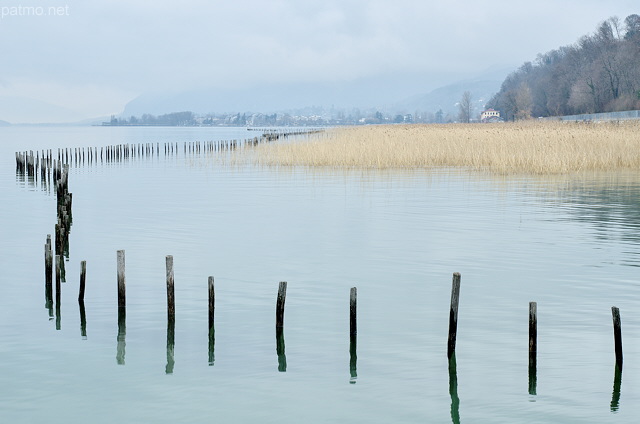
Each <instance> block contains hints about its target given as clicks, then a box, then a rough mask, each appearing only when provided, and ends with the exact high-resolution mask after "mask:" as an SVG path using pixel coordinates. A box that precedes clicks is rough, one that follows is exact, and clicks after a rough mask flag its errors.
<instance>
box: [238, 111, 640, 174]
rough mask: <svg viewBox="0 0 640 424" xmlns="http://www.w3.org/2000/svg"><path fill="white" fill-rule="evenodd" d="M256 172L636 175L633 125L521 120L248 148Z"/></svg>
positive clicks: (354, 132)
mask: <svg viewBox="0 0 640 424" xmlns="http://www.w3.org/2000/svg"><path fill="white" fill-rule="evenodd" d="M249 152H250V155H249V158H250V160H251V161H252V162H254V163H257V164H263V165H281V166H309V167H332V168H353V169H357V168H361V169H389V168H399V169H410V168H436V167H437V168H445V167H446V168H450V167H455V168H466V169H473V170H483V171H490V172H493V173H498V174H514V173H522V174H538V175H541V174H562V173H571V172H580V171H610V170H622V169H627V170H629V169H636V170H637V169H640V123H638V122H621V123H591V124H587V123H563V122H539V121H528V122H519V123H501V124H483V125H481V124H469V125H466V124H447V125H379V126H363V127H347V128H337V129H331V130H327V131H326V132H325V133H320V134H315V135H310V136H307V138H305V139H302V140H299V141H294V142H286V143H280V142H278V143H270V144H262V145H258V146H255V147H252V148H250V149H249Z"/></svg>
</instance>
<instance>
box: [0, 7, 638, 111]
mask: <svg viewBox="0 0 640 424" xmlns="http://www.w3.org/2000/svg"><path fill="white" fill-rule="evenodd" d="M0 8H1V9H2V10H1V11H2V14H3V16H2V18H1V19H0V51H1V52H2V53H1V54H2V56H1V58H0V102H1V103H2V104H0V120H2V119H4V120H8V121H16V120H21V121H23V122H29V121H33V120H42V119H43V118H42V116H41V114H40V115H38V116H36V115H37V114H36V113H35V112H34V114H33V116H21V117H18V116H15V113H14V116H9V115H11V110H12V109H13V110H14V111H15V110H16V109H20V108H19V107H18V106H17V105H20V104H25V103H24V102H26V101H27V100H25V99H29V101H31V100H38V101H42V102H47V103H50V104H53V105H56V106H62V107H64V108H67V109H68V110H69V111H70V114H74V116H75V115H77V116H78V117H85V118H88V117H96V116H102V115H109V114H112V113H116V114H117V113H119V112H121V111H122V110H123V108H124V105H125V104H126V103H127V102H128V101H129V100H131V99H133V98H135V97H136V96H138V95H140V94H142V93H147V92H152V91H159V90H168V91H180V90H190V89H194V88H197V87H208V88H216V87H224V88H230V87H231V88H233V87H247V86H249V87H251V86H253V85H264V84H271V83H283V82H308V81H312V82H314V81H318V82H326V81H353V80H358V79H361V78H371V77H376V76H379V75H395V74H397V75H398V76H399V78H401V77H402V75H405V74H424V76H425V80H427V81H428V80H429V76H430V75H434V76H435V75H439V76H441V75H443V74H448V73H451V75H452V78H453V76H454V75H458V74H460V72H461V70H464V71H465V72H467V73H473V72H478V73H480V72H482V71H485V70H486V69H487V68H490V67H493V66H497V67H502V66H514V67H517V66H519V65H520V64H522V63H523V62H524V61H527V60H533V59H535V57H536V55H537V54H538V53H543V52H546V51H549V50H551V49H554V48H557V47H559V46H562V45H568V44H571V43H574V42H575V41H576V40H577V39H578V38H579V37H580V36H582V35H584V34H588V33H592V32H593V31H594V30H595V27H596V25H597V24H598V23H599V22H601V21H602V20H604V19H606V18H608V17H610V16H614V15H615V16H618V17H619V18H621V19H624V18H625V17H626V16H627V15H629V14H632V13H638V14H640V2H638V0H608V1H602V0H597V1H596V0H566V1H565V0H537V1H531V0H528V1H518V0H510V1H502V0H492V1H477V0H473V1H472V0H458V1H456V0H448V1H429V0H428V1H424V0H423V1H417V0H410V1H409V0H393V1H364V0H335V1H334V0H325V1H321V0H314V1H303V0H233V1H218V0H202V1H200V0H181V1H179V2H178V1H167V0H154V1H150V0H149V1H142V0H127V1H123V0H108V1H106V0H0ZM451 82H454V81H451ZM425 87H427V86H425ZM431 88H435V87H431ZM12 102H15V104H14V105H13V107H12V104H11V103H12ZM27 103H28V102H27ZM3 113H4V114H5V115H7V116H5V117H3V116H1V115H2V114H3ZM50 118H51V120H55V118H56V117H54V116H53V115H52V116H51V117H50Z"/></svg>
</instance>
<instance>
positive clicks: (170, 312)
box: [166, 255, 176, 321]
mask: <svg viewBox="0 0 640 424" xmlns="http://www.w3.org/2000/svg"><path fill="white" fill-rule="evenodd" d="M166 264H167V318H168V319H169V321H175V319H176V305H175V296H174V288H173V256H171V255H167V257H166Z"/></svg>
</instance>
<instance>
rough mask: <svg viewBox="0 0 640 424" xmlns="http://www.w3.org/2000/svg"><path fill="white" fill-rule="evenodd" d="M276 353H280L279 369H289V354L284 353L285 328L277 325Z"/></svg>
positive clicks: (281, 370)
mask: <svg viewBox="0 0 640 424" xmlns="http://www.w3.org/2000/svg"><path fill="white" fill-rule="evenodd" d="M276 353H277V354H278V371H280V372H286V371H287V355H285V353H284V330H283V328H282V327H276Z"/></svg>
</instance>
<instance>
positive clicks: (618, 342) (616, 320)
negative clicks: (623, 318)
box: [611, 306, 622, 371]
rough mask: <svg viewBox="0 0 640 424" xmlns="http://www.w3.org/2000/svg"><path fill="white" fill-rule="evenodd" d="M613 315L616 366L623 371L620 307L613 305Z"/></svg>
mask: <svg viewBox="0 0 640 424" xmlns="http://www.w3.org/2000/svg"><path fill="white" fill-rule="evenodd" d="M611 315H612V317H613V339H614V343H615V351H616V366H617V367H618V368H619V369H620V371H622V329H621V327H620V309H618V308H616V307H615V306H612V307H611Z"/></svg>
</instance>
